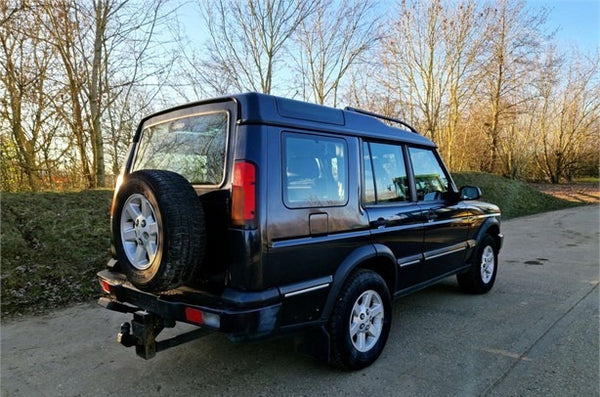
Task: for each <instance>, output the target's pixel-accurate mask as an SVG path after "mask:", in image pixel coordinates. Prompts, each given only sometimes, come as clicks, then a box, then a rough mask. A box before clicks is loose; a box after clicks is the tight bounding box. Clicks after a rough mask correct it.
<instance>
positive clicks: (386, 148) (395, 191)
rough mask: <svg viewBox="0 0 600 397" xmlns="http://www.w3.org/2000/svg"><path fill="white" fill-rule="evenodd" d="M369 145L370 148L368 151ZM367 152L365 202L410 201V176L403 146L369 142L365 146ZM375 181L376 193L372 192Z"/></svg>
mask: <svg viewBox="0 0 600 397" xmlns="http://www.w3.org/2000/svg"><path fill="white" fill-rule="evenodd" d="M367 146H368V148H369V149H370V150H368V151H367ZM363 151H364V154H365V159H364V162H365V164H364V169H365V189H366V190H365V203H366V204H374V203H377V204H381V203H389V202H397V201H409V200H410V193H409V188H408V178H407V176H406V167H405V164H404V155H403V153H402V146H400V145H391V144H383V143H369V144H365V145H364V147H363ZM369 160H370V161H369ZM371 180H372V181H373V182H374V185H375V186H374V189H375V194H374V195H373V194H372V193H371V191H372V187H371V188H370V186H372V185H373V182H372V181H371Z"/></svg>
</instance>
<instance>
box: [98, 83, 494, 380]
mask: <svg viewBox="0 0 600 397" xmlns="http://www.w3.org/2000/svg"><path fill="white" fill-rule="evenodd" d="M480 196H481V191H480V190H479V189H478V188H477V187H470V186H465V187H462V188H461V189H457V188H456V186H455V185H454V182H453V181H452V178H451V176H450V174H449V173H448V171H447V169H446V167H445V166H444V163H443V162H442V160H441V158H440V156H439V154H438V151H437V150H436V146H435V145H434V144H433V143H432V142H431V141H430V140H429V139H427V138H425V137H424V136H422V135H420V134H418V133H417V132H416V131H415V130H414V129H413V128H412V127H410V126H409V125H408V124H406V123H404V122H403V121H401V120H396V119H392V118H388V117H384V116H381V115H377V114H373V113H370V112H366V111H362V110H358V109H352V108H346V109H345V110H341V109H333V108H328V107H324V106H319V105H314V104H309V103H305V102H299V101H295V100H290V99H285V98H279V97H275V96H269V95H263V94H256V93H248V94H242V95H235V96H230V97H224V98H217V99H212V100H208V101H203V102H197V103H192V104H188V105H184V106H180V107H177V108H173V109H169V110H165V111H162V112H159V113H156V114H153V115H151V116H149V117H146V118H145V119H143V120H142V122H141V123H140V125H139V127H138V129H137V132H136V134H135V138H134V142H133V145H132V147H131V151H130V153H129V156H128V158H127V161H126V164H125V167H124V170H123V173H122V175H121V176H120V178H119V182H118V184H117V187H116V189H115V195H114V199H113V205H112V214H111V215H112V217H111V227H112V243H113V247H112V249H113V259H112V260H111V261H110V262H109V264H108V268H107V269H106V270H104V271H102V272H100V273H99V274H98V277H99V281H100V285H101V286H102V289H103V291H104V293H105V294H104V296H103V297H102V298H100V304H101V305H103V306H105V307H107V308H109V309H111V310H116V311H120V312H124V313H133V315H134V317H133V320H132V321H131V323H128V322H126V323H124V324H123V325H122V326H121V331H120V332H119V337H118V339H119V341H120V342H121V343H122V344H124V345H125V346H135V347H136V351H137V353H138V354H139V355H140V356H142V357H144V358H150V357H153V356H154V355H155V354H156V352H157V351H160V350H163V349H166V348H169V347H172V346H175V345H178V344H180V343H183V342H186V341H188V340H190V339H193V338H195V337H198V336H200V335H203V334H204V333H206V332H209V331H219V332H223V333H225V334H227V335H228V336H229V337H230V338H231V339H232V340H235V341H241V340H249V339H255V338H261V337H267V336H272V335H276V334H285V333H300V331H301V333H302V334H304V335H306V334H308V335H309V336H310V337H309V338H306V343H305V344H303V346H304V347H305V348H306V350H307V351H309V352H312V353H314V354H315V355H317V356H318V357H320V358H322V359H325V360H327V361H328V362H331V363H334V364H336V365H338V366H341V367H344V368H348V369H358V368H362V367H365V366H367V365H369V364H371V363H372V362H373V361H375V360H376V359H377V357H378V356H379V354H380V353H381V351H382V350H383V347H384V345H385V343H386V340H387V338H388V333H389V330H390V324H391V320H392V309H391V301H392V298H396V297H400V296H403V295H406V294H408V293H411V292H414V291H417V290H419V289H422V288H424V287H426V286H428V285H431V284H433V283H435V282H437V281H440V280H441V279H443V278H445V277H448V276H451V275H455V274H456V275H457V279H458V284H459V285H460V287H462V288H463V289H464V290H466V291H467V292H470V293H485V292H487V291H489V290H490V288H491V287H492V285H493V284H494V280H495V278H496V272H497V269H498V261H497V255H498V251H499V250H500V247H501V246H502V234H501V233H500V211H499V209H498V207H496V206H495V205H492V204H488V203H484V202H481V201H479V198H480ZM177 322H186V323H190V324H195V325H197V326H199V327H198V329H197V330H194V331H191V332H188V333H184V334H180V335H178V336H176V337H174V338H171V339H168V340H163V341H156V336H157V335H158V334H159V333H160V332H161V330H162V329H163V328H164V327H174V326H175V325H176V323H177Z"/></svg>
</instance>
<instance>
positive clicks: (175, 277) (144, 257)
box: [112, 170, 205, 292]
mask: <svg viewBox="0 0 600 397" xmlns="http://www.w3.org/2000/svg"><path fill="white" fill-rule="evenodd" d="M112 229H113V230H112V232H113V236H114V244H115V249H116V254H117V259H118V260H119V263H120V265H121V269H122V270H123V272H124V273H125V274H126V276H127V278H128V280H129V281H130V282H131V283H132V284H133V285H134V286H136V287H137V288H139V289H141V290H145V291H152V292H157V291H165V290H169V289H173V288H176V287H178V286H180V285H182V284H183V283H185V282H187V281H190V279H191V278H192V277H193V275H194V274H196V273H197V270H198V269H199V267H200V266H201V263H200V262H201V261H202V258H203V255H204V247H205V226H204V212H203V211H202V204H201V202H200V200H199V199H198V196H197V195H196V192H195V191H194V188H193V187H192V186H191V185H190V183H189V182H188V181H187V179H185V178H184V177H183V176H181V175H179V174H176V173H174V172H171V171H164V170H141V171H135V172H133V173H131V174H128V175H127V176H126V177H125V180H124V182H123V184H122V185H121V187H120V189H119V191H118V192H117V196H116V198H115V208H114V212H113V220H112Z"/></svg>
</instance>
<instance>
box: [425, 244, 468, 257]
mask: <svg viewBox="0 0 600 397" xmlns="http://www.w3.org/2000/svg"><path fill="white" fill-rule="evenodd" d="M466 249H467V247H466V246H462V247H459V248H454V249H451V250H448V251H445V252H442V253H439V254H435V255H431V256H428V255H427V253H426V254H425V260H429V259H435V258H439V257H440V256H444V255H450V254H454V253H456V252H460V251H464V250H466Z"/></svg>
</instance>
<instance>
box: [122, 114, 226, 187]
mask: <svg viewBox="0 0 600 397" xmlns="http://www.w3.org/2000/svg"><path fill="white" fill-rule="evenodd" d="M228 120H229V116H228V113H227V112H216V113H204V114H198V115H191V116H188V117H182V118H177V119H174V120H167V121H164V122H161V123H157V124H152V125H148V126H145V125H144V127H143V129H142V134H141V137H140V140H139V142H138V150H137V154H136V158H135V161H134V164H133V167H132V171H135V170H142V169H159V170H168V171H173V172H176V173H178V174H180V175H182V176H184V177H185V178H186V179H187V180H188V181H190V182H191V183H194V184H202V185H218V184H220V183H221V182H222V181H223V178H224V174H225V153H226V146H227V130H228V125H229V123H228Z"/></svg>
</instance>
